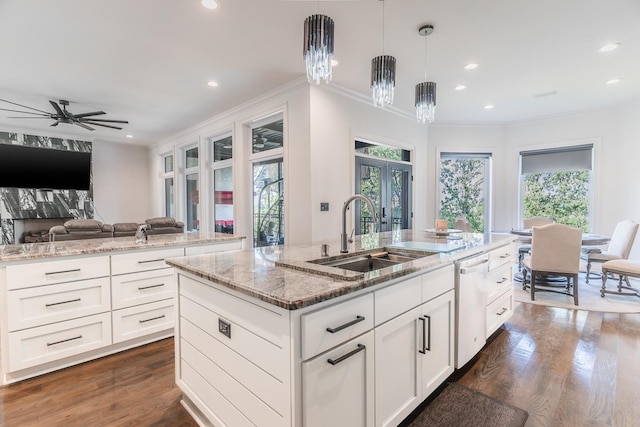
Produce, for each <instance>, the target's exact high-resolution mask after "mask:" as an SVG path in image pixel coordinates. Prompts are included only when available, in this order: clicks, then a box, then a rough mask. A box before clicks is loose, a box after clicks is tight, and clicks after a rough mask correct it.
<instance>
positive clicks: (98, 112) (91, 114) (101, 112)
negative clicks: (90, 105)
mask: <svg viewBox="0 0 640 427" xmlns="http://www.w3.org/2000/svg"><path fill="white" fill-rule="evenodd" d="M101 114H107V113H105V112H104V111H94V112H92V113H82V114H72V116H73V117H74V118H76V119H80V118H82V117H88V116H99V115H101Z"/></svg>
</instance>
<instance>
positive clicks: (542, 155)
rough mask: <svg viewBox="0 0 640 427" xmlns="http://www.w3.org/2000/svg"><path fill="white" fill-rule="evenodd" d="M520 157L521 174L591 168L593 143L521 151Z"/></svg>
mask: <svg viewBox="0 0 640 427" xmlns="http://www.w3.org/2000/svg"><path fill="white" fill-rule="evenodd" d="M520 159H521V160H520V167H521V169H520V171H521V174H522V175H527V174H533V173H549V172H561V171H577V170H591V169H592V166H593V145H592V144H589V145H576V146H573V147H559V148H553V149H548V150H535V151H521V152H520Z"/></svg>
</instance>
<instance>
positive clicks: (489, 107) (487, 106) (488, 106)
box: [484, 104, 493, 110]
mask: <svg viewBox="0 0 640 427" xmlns="http://www.w3.org/2000/svg"><path fill="white" fill-rule="evenodd" d="M492 108H493V105H491V104H487V105H485V106H484V109H485V110H491V109H492Z"/></svg>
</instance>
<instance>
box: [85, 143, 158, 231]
mask: <svg viewBox="0 0 640 427" xmlns="http://www.w3.org/2000/svg"><path fill="white" fill-rule="evenodd" d="M148 153H149V149H148V148H147V147H144V146H137V145H126V144H119V143H108V142H102V141H99V142H94V143H93V156H92V162H93V199H94V204H95V209H96V212H95V218H96V219H98V220H100V221H102V222H104V223H107V224H114V223H116V222H143V221H144V220H145V219H147V218H151V217H152V216H155V215H152V212H153V210H152V209H151V193H152V192H154V191H156V190H155V189H154V186H152V185H151V182H150V181H149V154H148Z"/></svg>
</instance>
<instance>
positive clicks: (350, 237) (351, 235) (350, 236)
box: [349, 228, 356, 243]
mask: <svg viewBox="0 0 640 427" xmlns="http://www.w3.org/2000/svg"><path fill="white" fill-rule="evenodd" d="M355 231H356V229H355V228H352V229H351V234H350V235H349V243H353V233H354V232H355Z"/></svg>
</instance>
